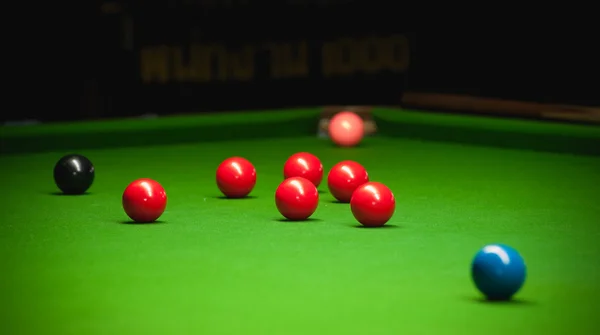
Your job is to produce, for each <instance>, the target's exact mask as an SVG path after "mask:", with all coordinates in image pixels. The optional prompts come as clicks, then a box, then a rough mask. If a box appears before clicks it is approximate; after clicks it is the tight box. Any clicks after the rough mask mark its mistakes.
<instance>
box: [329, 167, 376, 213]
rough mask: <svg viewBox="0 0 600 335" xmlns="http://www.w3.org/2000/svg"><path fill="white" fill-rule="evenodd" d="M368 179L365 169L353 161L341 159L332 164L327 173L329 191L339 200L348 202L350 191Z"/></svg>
mask: <svg viewBox="0 0 600 335" xmlns="http://www.w3.org/2000/svg"><path fill="white" fill-rule="evenodd" d="M368 181H369V174H368V173H367V170H366V169H365V168H364V167H363V166H362V165H360V164H359V163H357V162H355V161H342V162H339V163H337V164H336V165H334V166H333V167H332V168H331V170H329V174H328V175H327V186H328V188H329V192H331V195H333V197H334V198H336V199H337V200H338V201H339V202H344V203H348V202H350V199H352V193H354V191H355V190H356V189H357V188H358V187H359V186H360V185H362V184H364V183H366V182H368Z"/></svg>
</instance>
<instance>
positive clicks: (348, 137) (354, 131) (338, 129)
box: [329, 112, 365, 147]
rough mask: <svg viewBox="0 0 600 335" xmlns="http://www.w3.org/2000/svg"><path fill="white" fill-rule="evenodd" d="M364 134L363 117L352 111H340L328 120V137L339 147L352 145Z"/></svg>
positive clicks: (357, 142)
mask: <svg viewBox="0 0 600 335" xmlns="http://www.w3.org/2000/svg"><path fill="white" fill-rule="evenodd" d="M364 134H365V126H364V121H363V119H362V118H361V117H360V116H358V114H356V113H353V112H340V113H337V114H335V115H334V116H333V117H332V118H331V120H330V121H329V137H330V138H331V140H332V141H333V142H334V143H335V144H337V145H338V146H341V147H353V146H356V145H358V144H359V143H360V141H361V140H362V138H363V136H364Z"/></svg>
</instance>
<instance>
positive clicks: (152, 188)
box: [123, 178, 167, 223]
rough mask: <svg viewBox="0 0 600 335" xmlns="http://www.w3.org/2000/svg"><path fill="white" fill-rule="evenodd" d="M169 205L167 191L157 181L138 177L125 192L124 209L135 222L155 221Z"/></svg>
mask: <svg viewBox="0 0 600 335" xmlns="http://www.w3.org/2000/svg"><path fill="white" fill-rule="evenodd" d="M166 207H167V193H166V192H165V189H164V188H163V187H162V186H161V185H160V184H159V183H158V182H156V181H154V180H152V179H148V178H142V179H137V180H135V181H133V182H132V183H131V184H129V185H128V186H127V188H125V192H123V209H124V210H125V213H127V216H129V218H131V219H132V220H133V221H135V222H140V223H142V222H154V221H156V220H157V219H158V218H159V217H160V216H161V215H162V214H163V213H164V211H165V208H166Z"/></svg>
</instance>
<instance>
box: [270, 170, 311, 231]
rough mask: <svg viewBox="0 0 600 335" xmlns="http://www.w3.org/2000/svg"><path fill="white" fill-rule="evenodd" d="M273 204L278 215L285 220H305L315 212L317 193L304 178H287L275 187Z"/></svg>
mask: <svg viewBox="0 0 600 335" xmlns="http://www.w3.org/2000/svg"><path fill="white" fill-rule="evenodd" d="M275 204H276V206H277V209H278V210H279V213H281V215H283V216H284V217H285V218H286V219H288V220H292V221H301V220H306V219H308V218H309V217H310V216H311V215H313V214H314V213H315V211H316V210H317V206H318V205H319V192H318V191H317V187H316V186H315V185H314V184H313V183H312V182H311V181H310V180H308V179H306V178H302V177H292V178H288V179H286V180H284V181H283V182H282V183H281V184H279V187H277V190H276V191H275Z"/></svg>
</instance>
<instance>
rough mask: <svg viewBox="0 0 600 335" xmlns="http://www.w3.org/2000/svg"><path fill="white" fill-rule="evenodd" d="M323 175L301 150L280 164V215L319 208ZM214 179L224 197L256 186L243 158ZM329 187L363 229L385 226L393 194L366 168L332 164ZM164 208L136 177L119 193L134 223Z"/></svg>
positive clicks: (161, 194) (304, 214)
mask: <svg viewBox="0 0 600 335" xmlns="http://www.w3.org/2000/svg"><path fill="white" fill-rule="evenodd" d="M323 174H324V172H323V164H322V163H321V161H320V160H319V158H317V157H316V156H315V155H313V154H311V153H308V152H300V153H296V154H294V155H292V156H291V157H289V158H288V160H287V161H286V162H285V164H284V166H283V176H284V180H283V182H281V183H280V184H279V186H278V187H277V189H276V191H275V204H276V206H277V209H278V210H279V212H280V213H281V215H283V216H284V217H285V218H286V219H288V220H292V221H301V220H306V219H308V218H310V217H311V216H312V215H313V214H314V213H315V211H316V210H317V207H318V205H319V192H318V190H317V187H318V186H319V185H320V184H321V182H322V180H323ZM216 181H217V186H218V188H219V190H220V191H221V192H222V193H223V194H224V195H225V196H226V197H227V198H243V197H246V196H248V195H249V194H250V192H252V190H253V189H254V187H255V185H256V169H255V167H254V165H253V164H252V163H251V162H250V161H248V160H247V159H245V158H242V157H231V158H228V159H226V160H224V161H223V162H222V163H221V164H220V165H219V167H218V168H217V173H216ZM327 186H328V188H329V191H330V192H331V194H332V195H333V197H334V198H335V199H337V201H339V202H340V203H350V209H351V211H352V214H353V215H354V217H355V218H356V220H357V221H358V222H360V223H361V224H362V225H364V226H367V227H379V226H383V225H384V224H386V223H387V222H388V221H389V220H390V219H391V217H392V215H393V214H394V211H395V208H396V202H395V198H394V194H393V193H392V191H391V190H390V189H389V188H388V187H387V186H386V185H384V184H382V183H379V182H373V181H369V174H368V173H367V170H366V169H365V168H364V167H363V166H362V165H361V164H359V163H357V162H355V161H349V160H346V161H342V162H339V163H337V164H335V165H334V166H333V167H332V168H331V170H330V171H329V174H328V175H327ZM166 205H167V195H166V192H165V190H164V188H163V187H162V186H161V185H160V184H159V183H158V182H156V181H154V180H151V179H146V178H144V179H138V180H136V181H134V182H132V183H131V184H129V185H128V186H127V188H126V189H125V192H124V193H123V208H124V209H125V212H126V213H127V215H128V216H129V217H130V218H131V219H132V220H133V221H135V222H153V221H156V220H157V219H158V218H159V217H160V216H161V215H162V214H163V212H164V211H165V208H166Z"/></svg>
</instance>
